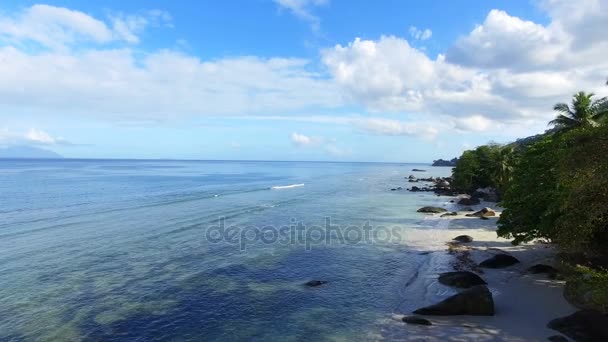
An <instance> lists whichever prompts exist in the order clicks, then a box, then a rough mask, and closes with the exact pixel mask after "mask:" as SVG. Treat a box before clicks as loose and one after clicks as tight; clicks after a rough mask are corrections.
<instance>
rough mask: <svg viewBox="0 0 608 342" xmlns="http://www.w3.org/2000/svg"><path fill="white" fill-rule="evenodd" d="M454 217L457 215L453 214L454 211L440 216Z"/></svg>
mask: <svg viewBox="0 0 608 342" xmlns="http://www.w3.org/2000/svg"><path fill="white" fill-rule="evenodd" d="M456 215H458V213H457V212H455V211H452V212H449V213H445V214H442V215H441V216H440V217H446V216H456Z"/></svg>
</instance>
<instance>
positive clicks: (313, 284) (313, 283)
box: [304, 280, 327, 287]
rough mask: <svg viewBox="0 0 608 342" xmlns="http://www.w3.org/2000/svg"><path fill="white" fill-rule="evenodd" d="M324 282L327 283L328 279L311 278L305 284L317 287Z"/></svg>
mask: <svg viewBox="0 0 608 342" xmlns="http://www.w3.org/2000/svg"><path fill="white" fill-rule="evenodd" d="M323 284H327V281H325V280H311V281H309V282H307V283H306V284H304V286H308V287H317V286H321V285H323Z"/></svg>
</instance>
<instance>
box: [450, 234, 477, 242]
mask: <svg viewBox="0 0 608 342" xmlns="http://www.w3.org/2000/svg"><path fill="white" fill-rule="evenodd" d="M452 240H454V241H458V242H463V243H469V242H473V237H472V236H469V235H458V236H457V237H455V238H453V239H452Z"/></svg>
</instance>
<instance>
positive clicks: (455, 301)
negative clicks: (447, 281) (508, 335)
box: [414, 285, 494, 316]
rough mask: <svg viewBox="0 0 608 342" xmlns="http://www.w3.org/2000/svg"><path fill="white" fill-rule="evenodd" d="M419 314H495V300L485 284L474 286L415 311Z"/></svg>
mask: <svg viewBox="0 0 608 342" xmlns="http://www.w3.org/2000/svg"><path fill="white" fill-rule="evenodd" d="M414 313H415V314H419V315H442V316H447V315H475V316H493V315H494V300H493V299H492V293H491V292H490V290H488V288H487V287H486V286H485V285H477V286H473V287H471V288H469V289H466V290H464V291H462V292H460V293H458V294H455V295H453V296H451V297H449V298H447V299H445V300H443V301H441V302H439V303H437V304H435V305H431V306H427V307H424V308H421V309H418V310H416V311H414Z"/></svg>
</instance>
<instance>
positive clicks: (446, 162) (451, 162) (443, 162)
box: [432, 158, 458, 167]
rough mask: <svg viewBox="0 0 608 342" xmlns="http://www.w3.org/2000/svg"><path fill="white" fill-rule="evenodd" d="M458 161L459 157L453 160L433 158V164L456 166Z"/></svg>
mask: <svg viewBox="0 0 608 342" xmlns="http://www.w3.org/2000/svg"><path fill="white" fill-rule="evenodd" d="M456 162H458V158H454V159H452V160H444V159H437V160H433V164H432V166H452V167H453V166H456Z"/></svg>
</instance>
